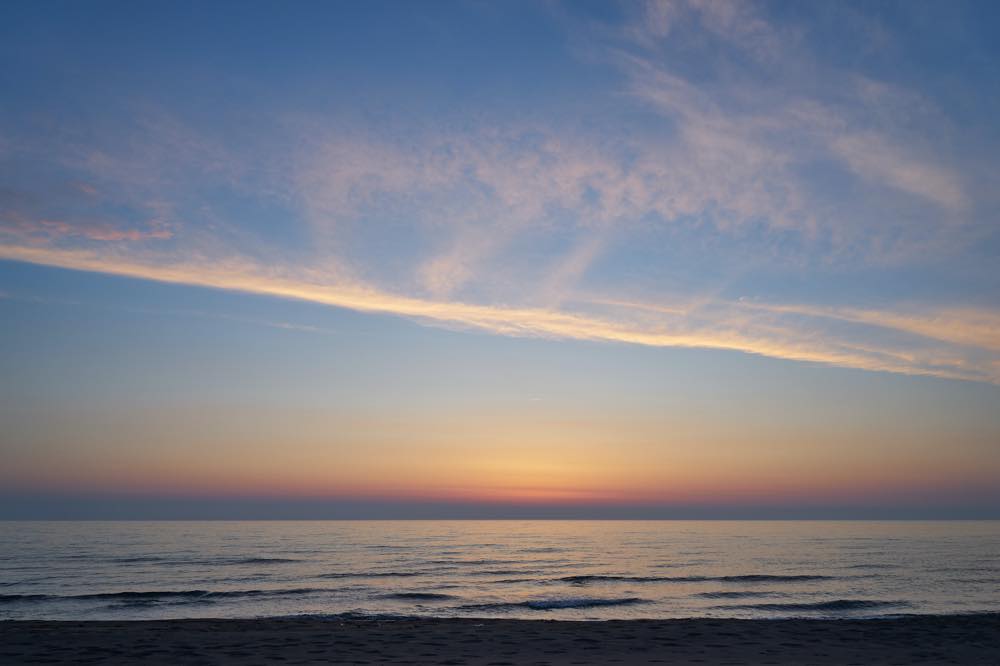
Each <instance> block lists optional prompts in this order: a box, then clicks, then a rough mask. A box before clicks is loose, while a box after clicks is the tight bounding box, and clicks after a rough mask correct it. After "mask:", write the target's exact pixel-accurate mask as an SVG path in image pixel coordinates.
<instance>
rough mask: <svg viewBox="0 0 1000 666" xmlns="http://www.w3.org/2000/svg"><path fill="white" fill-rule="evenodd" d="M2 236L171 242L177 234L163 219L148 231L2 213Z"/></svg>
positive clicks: (148, 225)
mask: <svg viewBox="0 0 1000 666" xmlns="http://www.w3.org/2000/svg"><path fill="white" fill-rule="evenodd" d="M0 234H2V235H7V236H14V237H17V238H21V239H23V240H25V241H27V242H29V243H32V242H45V241H48V242H52V241H60V240H64V239H73V238H78V239H84V240H90V241H112V242H113V241H145V240H168V239H170V238H173V236H174V231H173V229H172V228H171V227H170V225H168V224H166V223H164V222H161V221H160V220H149V221H148V222H147V223H146V225H145V227H144V228H139V229H136V228H132V229H128V228H123V227H121V226H119V225H116V224H113V223H111V222H90V221H87V222H69V221H65V220H53V219H28V218H26V217H25V216H23V215H21V214H19V213H17V212H7V213H0Z"/></svg>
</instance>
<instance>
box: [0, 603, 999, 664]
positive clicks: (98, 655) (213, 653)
mask: <svg viewBox="0 0 1000 666" xmlns="http://www.w3.org/2000/svg"><path fill="white" fill-rule="evenodd" d="M998 661H1000V614H996V613H992V614H982V615H951V616H936V615H927V616H908V617H900V618H886V619H867V620H809V619H784V620H733V619H707V618H699V619H690V620H610V621H602V622H573V621H547V620H506V619H476V618H462V619H434V618H420V619H376V618H372V619H360V618H351V619H347V618H294V619H289V618H282V619H266V618H262V619H226V620H212V619H198V620H153V621H81V622H72V621H69V622H58V621H8V622H0V662H2V663H4V664H31V663H49V664H59V663H94V664H131V663H143V664H193V663H198V664H277V663H282V664H320V663H335V664H451V665H456V666H457V665H460V664H466V665H469V666H473V665H493V666H500V665H503V664H533V665H536V666H542V665H545V664H549V665H552V666H556V665H560V666H561V665H564V664H565V665H569V664H581V665H582V664H772V665H775V664H777V665H783V664H789V665H791V664H796V665H804V664H817V665H823V664H840V665H846V664H906V665H913V664H984V665H985V664H997V663H998Z"/></svg>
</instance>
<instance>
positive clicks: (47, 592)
mask: <svg viewBox="0 0 1000 666" xmlns="http://www.w3.org/2000/svg"><path fill="white" fill-rule="evenodd" d="M984 611H1000V521H968V522H966V521H951V522H867V521H858V522H834V521H816V522H808V521H773V522H772V521H760V522H758V521H738V522H728V521H634V522H633V521H496V520H490V521H316V522H297V521H281V522H277V521H276V522H266V521H262V522H252V521H251V522H0V620H26V619H52V620H92V619H113V620H123V619H137V620H138V619H166V618H208V617H210V618H250V617H283V616H297V615H314V616H349V617H369V616H435V617H502V618H535V619H539V618H541V619H567V620H568V619H573V620H584V619H593V620H606V619H635V618H681V617H713V618H722V617H732V618H783V617H815V618H864V617H885V616H897V615H905V614H956V613H973V612H984Z"/></svg>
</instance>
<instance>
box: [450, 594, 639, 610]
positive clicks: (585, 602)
mask: <svg viewBox="0 0 1000 666" xmlns="http://www.w3.org/2000/svg"><path fill="white" fill-rule="evenodd" d="M645 603H649V600H648V599H640V598H639V597H625V598H621V599H605V598H591V597H569V598H561V599H534V600H531V601H508V602H499V603H492V604H468V605H465V606H459V608H460V609H462V610H496V611H500V610H514V609H518V608H528V609H531V610H560V609H571V608H598V607H602V606H631V605H634V604H645Z"/></svg>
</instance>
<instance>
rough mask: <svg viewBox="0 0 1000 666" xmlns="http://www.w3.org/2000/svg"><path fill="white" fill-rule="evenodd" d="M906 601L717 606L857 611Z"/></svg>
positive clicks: (907, 604)
mask: <svg viewBox="0 0 1000 666" xmlns="http://www.w3.org/2000/svg"><path fill="white" fill-rule="evenodd" d="M909 605H910V604H909V603H908V602H906V601H876V600H874V599H837V600H836V601H817V602H815V603H769V604H743V605H733V606H719V608H740V609H746V610H767V611H820V612H822V611H857V610H874V609H876V608H892V607H900V606H909Z"/></svg>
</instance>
